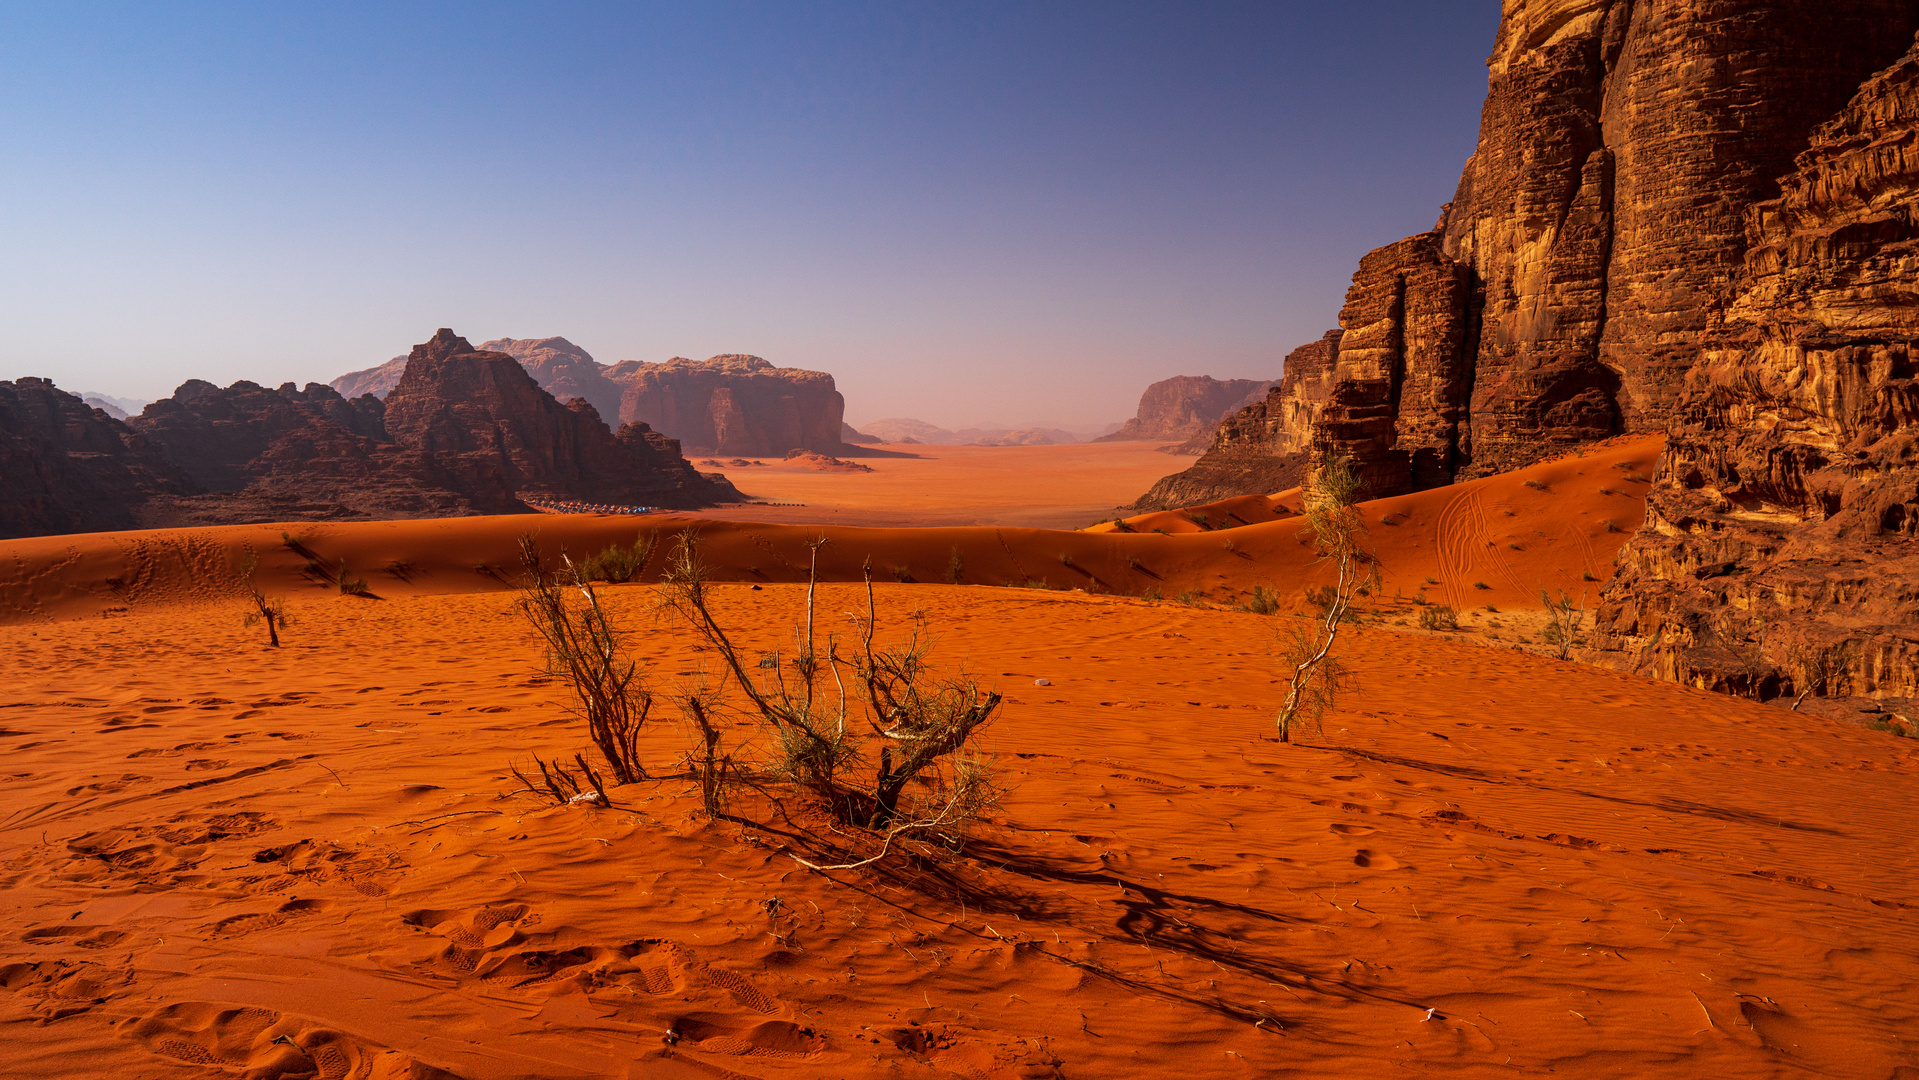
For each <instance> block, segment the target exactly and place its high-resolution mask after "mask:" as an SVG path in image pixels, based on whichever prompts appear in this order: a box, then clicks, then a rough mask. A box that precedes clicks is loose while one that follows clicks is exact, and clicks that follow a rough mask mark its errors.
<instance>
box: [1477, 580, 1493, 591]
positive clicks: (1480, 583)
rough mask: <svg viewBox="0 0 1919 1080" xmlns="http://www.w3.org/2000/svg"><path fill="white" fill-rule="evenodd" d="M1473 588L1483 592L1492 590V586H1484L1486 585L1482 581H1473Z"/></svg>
mask: <svg viewBox="0 0 1919 1080" xmlns="http://www.w3.org/2000/svg"><path fill="white" fill-rule="evenodd" d="M1473 588H1475V589H1485V590H1488V591H1490V590H1491V589H1492V586H1491V585H1488V584H1486V583H1485V582H1483V581H1475V582H1473Z"/></svg>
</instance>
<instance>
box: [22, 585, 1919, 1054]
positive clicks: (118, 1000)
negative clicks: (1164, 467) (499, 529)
mask: <svg viewBox="0 0 1919 1080" xmlns="http://www.w3.org/2000/svg"><path fill="white" fill-rule="evenodd" d="M802 592H803V588H802V587H800V586H794V585H786V584H776V585H769V586H765V587H763V588H761V589H759V590H757V591H755V590H753V589H751V587H749V586H744V585H736V586H723V587H721V588H720V590H719V600H718V603H719V611H720V614H721V616H722V618H725V619H727V620H728V621H729V622H730V623H732V624H734V625H736V626H741V627H749V628H750V629H749V630H748V631H747V632H746V636H747V638H748V642H747V643H748V644H749V645H751V646H764V647H777V646H778V645H779V644H780V643H781V642H782V641H783V640H784V638H785V631H784V628H785V627H786V626H787V625H788V624H789V623H790V620H792V619H793V618H795V617H796V616H797V614H798V612H799V606H800V600H801V594H802ZM648 593H649V590H648V589H646V588H644V587H638V586H629V587H625V588H621V589H616V590H614V595H615V596H616V598H617V599H618V600H619V601H620V602H621V603H623V604H624V605H626V610H627V612H628V615H629V617H630V618H631V619H633V620H634V621H635V624H636V625H639V626H642V627H650V626H652V625H653V624H651V623H650V622H648V621H647V619H648V617H647V616H646V614H645V609H646V598H647V596H648ZM879 593H880V603H881V609H882V613H883V616H884V618H885V621H886V625H887V627H889V628H891V629H897V628H898V627H899V626H900V624H901V623H903V621H904V619H905V613H906V612H907V611H908V610H909V609H910V608H914V607H922V608H925V609H927V610H928V613H929V615H930V617H931V618H932V620H933V622H934V624H935V625H936V626H937V627H938V628H939V634H940V638H941V648H942V656H943V657H944V658H945V659H946V660H947V661H949V662H953V663H964V664H965V665H966V666H967V667H968V668H969V669H970V670H972V671H973V672H975V673H977V674H979V675H980V676H982V677H983V678H985V679H986V680H988V681H990V682H992V683H995V684H997V685H998V686H999V687H1000V688H1001V689H1003V690H1004V691H1005V692H1006V693H1007V695H1008V702H1007V705H1006V707H1005V712H1004V715H1003V717H1002V718H1001V719H1000V720H999V721H998V723H997V726H996V728H995V729H994V730H993V734H992V739H991V742H992V744H993V748H994V749H995V751H996V752H997V753H998V754H999V761H1000V763H1001V766H1002V768H1003V769H1005V770H1006V772H1007V774H1008V776H1009V778H1010V779H1012V780H1014V781H1016V784H1017V786H1016V788H1015V790H1014V792H1013V794H1012V796H1011V797H1010V799H1009V800H1008V801H1007V803H1006V804H1005V805H1004V806H1003V807H1002V809H1001V812H1000V814H999V817H1000V819H1001V820H1002V821H1003V824H1002V825H1000V826H997V827H994V828H989V829H987V830H986V831H985V832H984V833H983V834H982V835H981V836H980V837H979V840H978V842H977V844H976V845H975V846H974V847H973V848H972V849H971V852H970V856H969V857H968V858H967V859H965V860H961V861H958V862H954V863H951V864H945V865H938V864H914V863H910V862H900V863H897V864H890V865H889V864H881V868H880V869H879V870H878V871H877V872H852V871H848V872H840V873H836V874H832V875H820V874H815V873H812V872H809V871H806V870H804V869H802V868H800V867H798V866H797V865H796V864H795V863H794V862H793V861H792V860H791V859H790V858H788V854H787V853H788V852H789V851H799V852H803V853H809V854H811V853H818V852H820V851H821V850H822V848H824V850H825V852H826V853H832V852H834V851H835V850H836V849H835V848H834V847H833V846H832V845H836V844H844V843H847V841H845V840H844V839H841V838H836V837H834V836H832V835H830V834H827V833H825V832H823V831H818V830H814V829H809V828H807V827H805V826H804V824H803V823H801V824H795V823H794V822H793V821H791V820H788V819H785V818H782V817H781V816H779V815H778V814H777V813H775V812H774V811H773V810H772V809H771V808H770V807H767V806H764V805H748V806H745V807H742V809H743V810H744V811H745V812H746V813H747V816H749V817H750V818H752V819H753V820H754V821H756V822H761V824H755V825H752V826H742V825H736V824H730V823H720V824H708V823H706V822H704V820H703V819H701V818H700V817H699V815H698V814H697V797H696V796H695V795H694V794H693V793H691V792H690V791H688V790H687V785H686V784H685V783H684V782H681V781H663V782H653V783H643V784H637V785H632V786H629V787H625V788H620V789H618V790H616V791H615V792H614V796H615V802H616V808H615V809H611V810H599V809H586V808H570V809H561V808H554V807H550V806H544V805H541V804H539V803H537V802H535V801H534V800H532V799H530V798H527V797H524V796H515V795H513V794H512V790H513V788H514V786H515V785H514V783H513V782H512V780H511V778H510V777H509V776H508V774H507V770H506V766H507V765H508V764H509V762H512V761H515V760H518V761H520V762H522V763H524V762H525V760H526V758H527V756H528V755H530V754H533V753H540V754H546V755H550V754H557V753H570V752H571V751H573V750H575V749H578V748H579V747H580V746H581V744H582V741H583V740H582V738H581V736H580V733H579V732H578V730H577V727H576V725H575V722H574V721H573V720H572V719H571V718H570V717H568V715H567V714H566V713H565V712H564V711H563V710H562V709H561V708H560V707H558V705H557V704H556V703H555V702H556V698H557V694H556V688H555V687H554V686H552V685H551V684H549V683H547V682H546V681H545V680H543V679H541V678H538V677H535V676H534V675H533V664H534V659H535V657H534V649H533V644H532V641H531V640H530V633H529V632H528V631H527V630H526V629H525V628H524V627H523V626H522V625H521V624H520V623H519V622H518V621H517V619H516V617H515V616H514V615H513V614H512V612H511V610H510V597H508V596H506V595H500V594H497V593H494V594H487V593H479V594H467V595H458V594H446V595H437V596H414V597H409V598H405V599H396V600H389V601H386V602H380V601H370V600H362V599H355V598H345V597H323V596H321V595H320V594H319V593H318V592H317V591H316V592H315V593H314V594H313V595H310V596H300V597H297V598H296V599H295V601H294V602H293V612H294V615H295V616H296V620H297V621H296V623H295V625H294V626H293V628H292V629H291V630H290V631H289V633H288V645H287V647H286V648H284V649H282V650H279V651H273V650H268V649H265V648H263V647H262V646H261V644H260V642H259V640H258V637H257V632H255V631H247V630H245V629H244V628H242V627H241V626H240V623H239V618H238V613H237V611H236V610H233V609H232V608H231V607H226V608H216V609H205V608H196V607H192V606H154V607H152V608H150V609H143V610H136V611H132V612H129V613H127V614H123V615H116V616H114V617H112V618H104V619H103V618H99V617H97V616H96V617H92V618H87V619H77V620H69V621H65V622H60V623H47V622H36V623H25V624H16V625H13V626H9V627H4V628H0V647H4V649H5V650H6V653H7V655H8V656H9V657H11V658H12V660H13V669H14V675H13V676H12V677H11V678H10V679H9V681H8V684H7V687H6V690H5V692H4V693H3V694H0V727H4V732H0V740H4V741H0V746H4V747H5V748H6V751H7V762H8V763H7V766H6V768H5V770H4V774H5V779H6V783H7V788H6V790H7V793H8V798H7V800H6V808H5V811H4V813H0V883H3V884H4V888H3V889H0V908H4V920H5V921H4V925H5V926H6V927H8V928H9V929H8V930H7V931H5V933H4V934H3V935H0V985H3V986H4V987H5V991H4V992H0V1033H3V1034H0V1039H4V1042H5V1045H6V1047H7V1054H8V1065H9V1068H8V1072H9V1074H10V1075H23V1076H34V1077H47V1078H55V1077H60V1078H64V1077H92V1076H104V1075H116V1076H140V1077H153V1078H170V1077H201V1076H208V1075H212V1074H214V1073H216V1072H223V1073H227V1074H238V1073H241V1072H242V1071H244V1072H245V1073H246V1075H249V1076H257V1077H292V1076H314V1075H318V1076H326V1077H342V1076H379V1077H401V1076H409V1077H436V1076H448V1075H450V1076H457V1077H467V1078H476V1080H477V1078H505V1077H639V1076H646V1077H674V1076H687V1077H695V1076H699V1077H710V1076H748V1077H797V1076H849V1077H867V1076H873V1077H878V1076H889V1077H890V1076H925V1077H940V1076H951V1075H958V1076H965V1077H991V1078H995V1080H998V1078H1011V1077H1044V1076H1099V1077H1156V1076H1164V1075H1168V1072H1167V1070H1168V1068H1169V1062H1177V1069H1178V1072H1179V1075H1186V1076H1203V1077H1212V1076H1221V1077H1236V1076H1247V1075H1253V1076H1264V1075H1284V1074H1298V1075H1312V1076H1354V1077H1373V1076H1377V1075H1379V1074H1381V1073H1383V1072H1387V1071H1392V1072H1402V1071H1403V1072H1406V1073H1408V1074H1411V1075H1441V1074H1443V1075H1448V1076H1461V1075H1463V1076H1480V1075H1486V1076H1492V1075H1502V1076H1503V1075H1511V1074H1512V1073H1513V1072H1514V1070H1518V1071H1520V1072H1524V1073H1538V1072H1544V1071H1547V1070H1552V1071H1554V1072H1555V1073H1557V1074H1562V1075H1571V1076H1600V1075H1620V1074H1628V1075H1635V1076H1654V1075H1658V1076H1706V1075H1713V1076H1761V1075H1766V1076H1775V1075H1808V1076H1810V1075H1820V1076H1844V1077H1852V1076H1857V1077H1885V1076H1888V1075H1892V1074H1894V1070H1895V1068H1896V1067H1897V1066H1898V1065H1899V1064H1900V1063H1902V1062H1903V1063H1908V1064H1909V1063H1910V1062H1911V1061H1912V1053H1913V1049H1912V1043H1911V1032H1912V1031H1913V1030H1914V1022H1915V1012H1916V1011H1919V1010H1916V1009H1915V1007H1914V1005H1913V1004H1912V1003H1913V1002H1914V1001H1915V1000H1919V959H1915V958H1919V930H1915V929H1914V927H1915V922H1914V920H1913V917H1912V916H1913V914H1914V910H1915V909H1914V908H1912V907H1911V906H1910V904H1911V900H1910V897H1909V895H1908V894H1909V892H1910V884H1911V877H1912V871H1913V867H1914V865H1915V859H1916V858H1919V848H1916V846H1915V841H1914V840H1913V838H1912V834H1911V830H1910V829H1908V828H1906V822H1907V818H1908V817H1909V810H1910V807H1911V805H1912V803H1913V800H1914V798H1915V796H1919V789H1916V788H1915V782H1914V780H1913V776H1914V766H1915V765H1919V753H1915V750H1916V749H1919V748H1915V747H1914V744H1912V743H1910V742H1907V741H1903V740H1895V739H1891V738H1889V737H1886V736H1883V735H1879V734H1876V733H1873V732H1867V731H1863V730H1859V729H1856V728H1844V727H1839V726H1836V725H1832V724H1829V723H1825V722H1822V721H1817V720H1813V719H1810V718H1807V717H1803V716H1798V715H1794V714H1791V713H1788V712H1785V711H1783V710H1780V709H1776V708H1771V707H1763V706H1759V705H1755V704H1752V703H1749V702H1743V701H1736V700H1731V699H1727V698H1723V697H1715V696H1712V695H1709V694H1706V693H1703V692H1699V691H1693V690H1689V689H1686V688H1682V687H1677V686H1673V685H1667V684H1656V683H1651V682H1646V681H1642V680H1638V679H1634V678H1630V677H1627V676H1623V675H1617V674H1613V673H1609V672H1603V671H1598V670H1593V669H1590V668H1584V667H1581V666H1578V665H1575V664H1565V663H1558V662H1554V661H1548V660H1544V659H1540V658H1536V657H1531V656H1526V655H1521V654H1516V653H1512V652H1509V651H1505V650H1490V649H1483V648H1472V647H1468V646H1465V645H1460V644H1453V643H1449V642H1446V641H1440V640H1433V639H1428V638H1416V637H1410V636H1406V635H1401V634H1391V633H1385V632H1381V631H1378V630H1374V629H1362V630H1360V631H1358V632H1357V633H1356V634H1355V635H1354V637H1353V640H1352V651H1351V656H1352V658H1353V661H1354V664H1355V667H1356V677H1357V681H1356V686H1357V690H1356V691H1355V692H1354V693H1353V694H1351V695H1349V696H1348V698H1347V699H1346V702H1345V705H1344V706H1343V707H1342V708H1341V709H1340V710H1339V711H1338V712H1337V713H1336V714H1334V715H1333V716H1331V717H1329V718H1328V722H1327V725H1326V727H1325V730H1324V733H1323V734H1322V735H1320V736H1318V737H1316V738H1315V739H1313V740H1311V741H1312V742H1313V743H1314V744H1315V745H1309V746H1284V745H1280V744H1277V743H1274V742H1271V741H1268V738H1269V734H1270V731H1271V712H1272V708H1273V705H1274V703H1275V700H1276V693H1277V691H1276V686H1275V683H1274V675H1273V669H1272V666H1271V662H1270V658H1269V655H1268V651H1269V648H1270V641H1271V633H1272V626H1273V622H1274V621H1273V620H1272V619H1267V618H1261V617H1259V616H1254V615H1250V614H1244V613H1239V612H1231V611H1222V610H1202V609H1192V608H1186V607H1181V606H1178V605H1172V604H1150V603H1144V602H1140V601H1137V600H1130V599H1120V598H1114V597H1101V596H1089V595H1079V594H1061V593H1040V592H1008V591H1003V590H997V589H980V588H967V587H960V588H955V587H949V586H943V585H898V584H892V583H887V584H884V585H882V586H880V587H879ZM857 595H858V593H857V587H854V586H846V585H829V586H825V587H824V589H823V595H822V598H821V604H820V610H822V611H823V612H838V611H840V610H843V609H846V608H849V607H853V606H855V605H856V604H857V603H858V600H857ZM216 613H217V614H216ZM829 622H833V623H834V625H836V626H837V625H840V624H839V622H838V620H837V619H829ZM689 646H690V642H689V640H688V638H687V635H685V634H683V633H681V632H679V631H678V630H677V628H675V627H672V626H670V625H660V626H659V627H658V628H657V630H649V631H648V637H647V647H648V655H649V658H650V663H651V665H652V670H653V671H654V672H655V674H656V676H657V677H658V678H659V679H660V680H661V681H662V682H671V681H672V680H674V679H676V678H680V677H683V676H684V675H686V674H687V673H690V672H692V671H694V670H696V669H697V668H699V666H700V665H701V664H702V663H704V662H708V661H707V660H704V659H703V658H702V655H701V654H699V653H697V652H695V651H693V650H692V649H691V648H690V647H689ZM1040 678H1045V679H1047V680H1049V682H1050V685H1048V686H1044V687H1041V686H1036V685H1035V680H1036V679H1040ZM746 730H747V729H745V728H735V729H733V731H732V734H733V736H735V737H740V736H743V735H745V734H746ZM682 742H683V738H682V734H681V732H680V731H679V730H678V727H677V724H674V723H668V724H665V725H663V726H662V727H661V728H660V729H659V730H658V731H657V733H656V734H655V735H653V736H652V737H651V738H650V739H649V740H648V742H647V747H646V748H647V753H648V755H649V757H650V760H652V761H653V762H655V763H656V764H657V765H658V766H659V767H660V768H662V769H670V768H671V762H672V761H673V759H674V756H675V754H676V751H677V748H678V747H679V746H680V745H681V744H682ZM1784 792H1790V793H1791V795H1790V797H1789V798H1784V799H1782V798H1780V794H1781V793H1784ZM1428 1010H1432V1012H1430V1013H1429V1011H1428ZM669 1031H671V1032H677V1034H678V1038H677V1039H676V1040H673V1041H671V1042H669V1041H668V1032H669Z"/></svg>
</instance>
